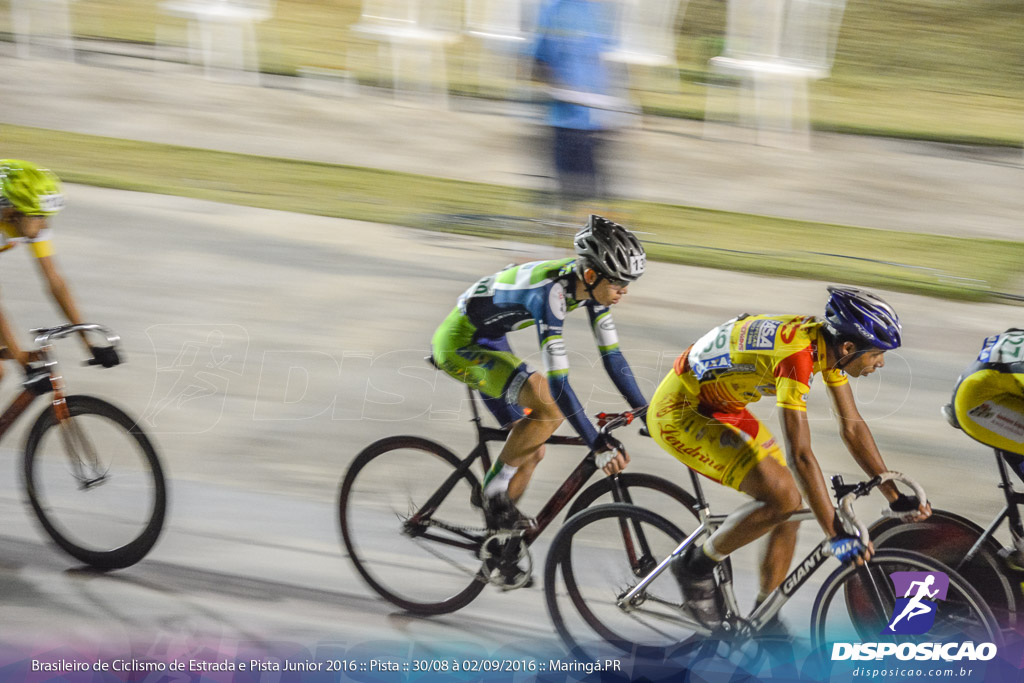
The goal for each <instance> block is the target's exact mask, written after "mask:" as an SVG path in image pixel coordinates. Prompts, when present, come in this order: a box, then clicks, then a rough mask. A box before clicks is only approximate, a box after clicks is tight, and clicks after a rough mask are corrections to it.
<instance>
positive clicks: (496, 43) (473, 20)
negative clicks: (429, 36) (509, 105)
mask: <svg viewBox="0 0 1024 683" xmlns="http://www.w3.org/2000/svg"><path fill="white" fill-rule="evenodd" d="M537 11H538V5H537V4H536V3H533V2H529V1H528V0H466V22H465V24H466V27H465V33H466V35H468V36H470V37H471V38H473V39H475V40H478V41H480V43H481V45H482V47H483V51H482V52H481V54H480V63H479V68H478V69H477V78H478V83H479V84H481V85H484V84H487V85H495V86H501V85H509V87H510V89H511V90H515V89H517V88H519V86H520V83H519V58H520V55H521V54H522V52H523V50H524V49H525V47H526V45H527V42H528V41H530V40H531V39H532V32H533V30H534V28H535V27H536V24H537Z"/></svg>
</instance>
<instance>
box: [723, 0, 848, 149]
mask: <svg viewBox="0 0 1024 683" xmlns="http://www.w3.org/2000/svg"><path fill="white" fill-rule="evenodd" d="M845 4H846V0H729V12H728V17H727V27H726V44H725V52H724V54H722V55H720V56H718V57H714V58H712V59H711V61H710V62H709V67H710V69H711V71H713V72H715V73H720V74H725V75H729V76H734V77H738V78H739V79H740V88H739V91H738V92H737V93H736V95H737V99H738V100H739V105H738V109H739V114H740V121H741V123H743V124H744V125H746V126H749V127H753V128H755V129H756V138H755V139H756V141H757V142H758V144H770V143H774V142H776V141H778V142H781V143H782V144H787V143H788V144H791V145H795V146H799V147H803V148H808V147H809V146H810V111H809V103H808V84H809V83H810V82H812V81H817V80H820V79H823V78H828V76H829V75H830V74H831V72H832V62H833V59H834V57H835V48H836V41H837V39H838V35H839V28H840V26H841V24H842V16H843V11H844V9H845ZM726 94H728V93H726V88H725V87H723V86H719V85H709V86H708V90H707V100H706V105H705V110H704V137H710V136H709V127H710V126H711V125H713V121H714V117H715V115H716V114H717V113H718V111H719V110H721V109H724V107H723V106H722V105H721V103H720V102H718V103H716V102H715V100H721V99H722V98H719V97H717V96H718V95H726ZM780 133H781V134H782V135H781V136H779V134H780Z"/></svg>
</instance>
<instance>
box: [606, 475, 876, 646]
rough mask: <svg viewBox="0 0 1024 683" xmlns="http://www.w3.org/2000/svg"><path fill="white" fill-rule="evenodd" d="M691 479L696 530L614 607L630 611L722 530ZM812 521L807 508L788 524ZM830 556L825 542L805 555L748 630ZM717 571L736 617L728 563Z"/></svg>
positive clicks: (758, 626) (696, 482)
mask: <svg viewBox="0 0 1024 683" xmlns="http://www.w3.org/2000/svg"><path fill="white" fill-rule="evenodd" d="M690 477H691V480H692V482H693V487H694V493H695V497H696V498H697V500H698V502H699V504H700V506H701V509H699V510H698V511H697V513H698V515H699V517H700V520H701V523H700V524H699V525H698V526H697V528H696V530H694V531H693V533H691V534H690V535H689V536H687V537H686V538H685V539H684V540H683V541H682V542H681V543H680V544H679V545H678V546H676V548H675V549H674V550H673V551H672V553H671V554H669V555H668V557H666V558H665V559H663V560H662V561H661V562H659V563H658V566H657V567H655V568H654V569H653V570H651V571H650V572H649V573H648V574H647V575H646V576H645V577H644V578H643V579H641V580H640V582H639V583H638V584H637V585H636V586H634V587H633V588H632V589H630V590H629V591H628V592H627V593H625V594H624V595H623V596H622V597H620V598H619V599H618V601H617V604H618V606H619V607H620V608H621V609H624V610H626V611H629V610H630V609H632V605H633V603H634V601H635V600H636V599H637V598H638V597H639V596H640V595H641V593H642V592H643V591H644V590H646V588H647V586H649V585H650V584H651V583H652V582H653V581H654V579H656V578H657V577H658V575H660V574H661V573H662V572H664V571H665V570H666V569H667V568H668V567H669V565H670V564H671V563H672V561H673V560H674V559H675V558H676V557H678V556H679V555H680V554H682V552H683V551H684V550H686V548H687V547H689V546H690V545H692V544H693V543H694V542H695V541H696V540H697V539H698V538H700V537H701V536H702V535H703V534H705V533H706V534H707V535H709V536H710V535H711V534H713V533H714V532H715V531H716V530H717V529H718V528H719V527H721V526H722V524H723V523H724V522H725V520H726V519H727V518H728V515H712V514H711V513H710V509H709V507H708V504H707V501H706V499H705V498H704V491H703V489H702V487H701V484H700V479H699V477H698V475H697V473H696V472H694V471H693V470H690ZM833 485H834V484H833ZM814 519H815V516H814V513H813V512H812V511H811V510H809V509H807V508H803V509H801V510H798V511H796V512H795V513H793V515H791V516H790V518H789V521H791V522H807V521H812V520H814ZM830 556H831V553H830V551H829V541H828V539H825V540H822V542H821V543H819V544H818V545H817V546H816V547H815V548H814V550H812V551H811V552H810V553H809V554H808V555H807V557H805V558H804V559H803V560H802V561H801V562H799V563H798V564H797V565H796V566H795V568H794V569H793V570H792V571H791V572H790V573H789V575H788V576H786V578H785V580H784V581H783V582H782V583H781V584H780V585H779V587H778V588H776V589H775V590H774V591H772V592H771V593H770V594H769V595H768V597H767V598H766V599H765V600H764V602H762V603H761V604H760V605H758V607H757V608H756V609H755V610H754V611H753V612H751V613H750V615H749V616H748V617H747V618H746V622H747V624H748V625H749V626H750V628H751V629H752V630H753V631H755V632H756V631H759V630H760V629H761V628H763V627H764V626H765V625H766V624H767V623H768V622H770V621H771V620H772V619H773V618H774V617H775V615H776V614H778V612H779V610H781V609H782V607H783V605H785V604H786V603H787V602H788V601H789V599H790V597H792V596H793V594H794V593H796V592H797V591H798V590H800V588H802V587H803V585H804V584H805V583H807V580H808V579H810V578H811V576H812V575H813V574H814V573H815V572H816V571H817V570H818V569H819V568H820V567H821V566H822V565H824V564H825V560H826V559H828V557H830ZM860 570H862V571H865V572H866V576H867V577H868V581H869V582H870V584H871V585H872V588H873V590H874V592H875V593H876V595H878V594H880V588H879V587H878V585H877V584H876V583H875V577H874V575H873V574H871V573H870V572H867V571H866V567H861V568H860ZM716 571H717V572H718V577H719V581H718V583H719V585H720V586H721V588H722V594H723V596H724V598H725V603H726V608H727V609H728V611H729V612H730V613H731V614H733V615H735V616H739V615H740V614H741V611H740V609H739V605H738V603H737V601H736V595H735V594H734V593H733V590H732V565H731V563H729V562H728V561H725V562H722V563H720V564H719V566H718V567H717V568H716ZM690 623H691V626H694V627H695V628H697V629H704V627H703V626H702V625H701V624H698V623H696V622H690ZM705 630H706V629H705Z"/></svg>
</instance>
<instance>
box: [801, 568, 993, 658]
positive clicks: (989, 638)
mask: <svg viewBox="0 0 1024 683" xmlns="http://www.w3.org/2000/svg"><path fill="white" fill-rule="evenodd" d="M894 572H920V573H922V576H923V575H924V574H925V573H927V574H928V575H935V574H945V575H946V576H948V577H949V588H948V590H947V593H946V598H945V599H944V600H938V601H936V608H935V616H934V622H933V624H932V626H931V627H930V628H928V629H927V630H926V631H925V632H924V633H922V634H888V635H886V634H884V633H883V631H884V630H885V629H886V628H887V626H888V625H889V624H890V623H891V622H892V621H893V619H895V618H896V617H898V616H899V615H898V614H895V613H894V610H895V608H896V600H897V598H903V597H904V595H897V593H896V590H895V586H894V584H893V582H892V580H891V579H890V575H891V574H893V573H894ZM923 618H925V619H926V618H927V617H923ZM922 623H926V622H922ZM967 640H971V641H973V642H975V643H983V642H988V643H996V644H999V643H1001V642H1002V634H1001V632H1000V629H999V624H998V622H997V621H996V618H995V616H993V614H992V611H991V610H990V609H989V608H988V606H987V605H986V604H985V601H984V599H983V598H982V597H981V595H979V594H978V591H976V590H975V589H974V588H973V587H972V586H971V584H970V583H968V582H967V580H966V579H964V578H963V577H962V576H961V575H960V574H958V573H957V572H955V571H953V570H952V569H950V568H948V567H946V566H945V565H941V564H939V563H937V562H936V561H935V560H933V559H931V558H929V557H927V556H925V555H921V554H920V553H915V552H911V551H907V550H893V549H883V550H879V551H878V552H876V553H875V554H874V555H873V556H872V557H871V561H870V562H869V563H868V564H867V565H865V566H863V567H857V566H856V565H853V564H846V565H843V566H842V567H840V568H839V569H837V570H836V571H835V572H833V573H832V575H831V576H829V577H828V578H827V579H826V580H825V583H824V585H822V587H821V590H820V591H819V592H818V596H817V597H816V598H815V601H814V608H813V609H812V611H811V644H812V646H813V647H814V649H815V650H816V651H820V652H823V653H825V654H827V653H828V652H830V651H831V649H832V644H833V643H836V642H844V643H845V642H865V641H868V642H896V643H904V642H907V643H915V642H933V641H934V642H952V641H961V642H962V641H967ZM822 648H824V649H822Z"/></svg>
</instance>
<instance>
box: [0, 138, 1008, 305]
mask: <svg viewBox="0 0 1024 683" xmlns="http://www.w3.org/2000/svg"><path fill="white" fill-rule="evenodd" d="M0 137H2V139H3V140H4V153H5V154H6V155H9V156H11V157H25V158H30V159H32V160H34V161H36V162H37V163H40V164H44V165H47V166H49V167H50V168H52V169H54V170H55V171H56V172H57V173H58V174H59V175H60V176H61V177H62V178H64V179H65V180H67V181H70V182H77V183H85V184H90V185H97V186H102V187H111V188H118V189H126V190H135V191H142V192H155V193H162V194H172V195H180V196H184V197H194V198H197V199H206V200H211V201H218V202H227V203H233V204H241V205H246V206H255V207H261V208H266V209H278V210H282V211H295V212H302V213H310V214H318V215H324V216H335V217H340V218H350V219H357V220H363V221H370V222H376V223H386V224H395V225H405V226H410V227H417V228H426V229H431V230H443V231H451V232H458V233H464V234H474V235H481V236H485V237H490V238H499V239H519V240H523V241H533V242H541V243H548V244H561V245H564V244H567V243H568V237H569V235H570V234H571V232H572V230H573V227H572V226H559V225H552V224H550V223H546V222H544V221H543V218H544V217H545V216H547V215H548V214H549V213H550V207H549V199H550V198H548V197H546V196H544V195H543V194H540V193H537V192H533V191H530V190H526V189H522V188H514V187H505V186H500V185H487V184H482V183H470V182H464V181H457V180H446V179H441V178H434V177H428V176H420V175H413V174H408V173H397V172H392V171H382V170H378V169H370V168H360V167H354V166H340V165H333V164H323V163H314V162H305V161H296V160H291V159H279V158H271V157H257V156H249V155H243V154H232V153H226V152H216V151H210V150H203V149H194V148H189V147H178V146H173V145H160V144H153V143H144V142H136V141H131V140H121V139H115V138H104V137H98V136H90V135H81V134H77V133H66V132H59V131H49V130H43V129H38V128H27V127H20V126H10V125H0ZM610 210H611V211H613V212H614V214H613V215H615V216H617V217H620V219H621V220H624V221H626V222H627V223H628V224H629V225H630V227H632V228H634V229H635V230H637V231H640V232H641V233H643V235H642V236H643V238H644V241H645V243H646V244H647V247H648V252H649V254H650V256H651V258H652V259H660V260H665V261H671V262H674V263H683V264H690V265H697V266H704V267H710V268H725V269H730V270H740V271H747V272H754V273H765V274H771V275H781V276H788V277H798V278H816V279H828V280H831V281H836V282H848V283H854V284H862V285H873V286H880V287H884V288H886V289H897V290H903V291H912V292H917V293H922V294H927V295H932V296H938V297H946V298H960V299H973V300H984V299H991V298H993V297H994V295H995V293H997V292H1007V293H1011V294H1020V293H1021V292H1020V287H1021V281H1020V278H1021V270H1020V264H1021V263H1024V242H1007V241H998V240H982V239H964V238H955V237H942V236H936V235H926V234H916V233H904V232H890V231H884V230H875V229H868V228H860V227H851V226H841V225H827V224H821V223H810V222H804V221H794V220H787V219H781V218H773V217H767V216H756V215H749V214H738V213H730V212H724V211H711V210H706V209H697V208H691V207H684V206H672V205H668V204H655V203H648V202H636V201H629V202H626V201H623V202H619V203H617V204H615V205H614V206H612V207H610ZM72 211H73V209H72Z"/></svg>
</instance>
